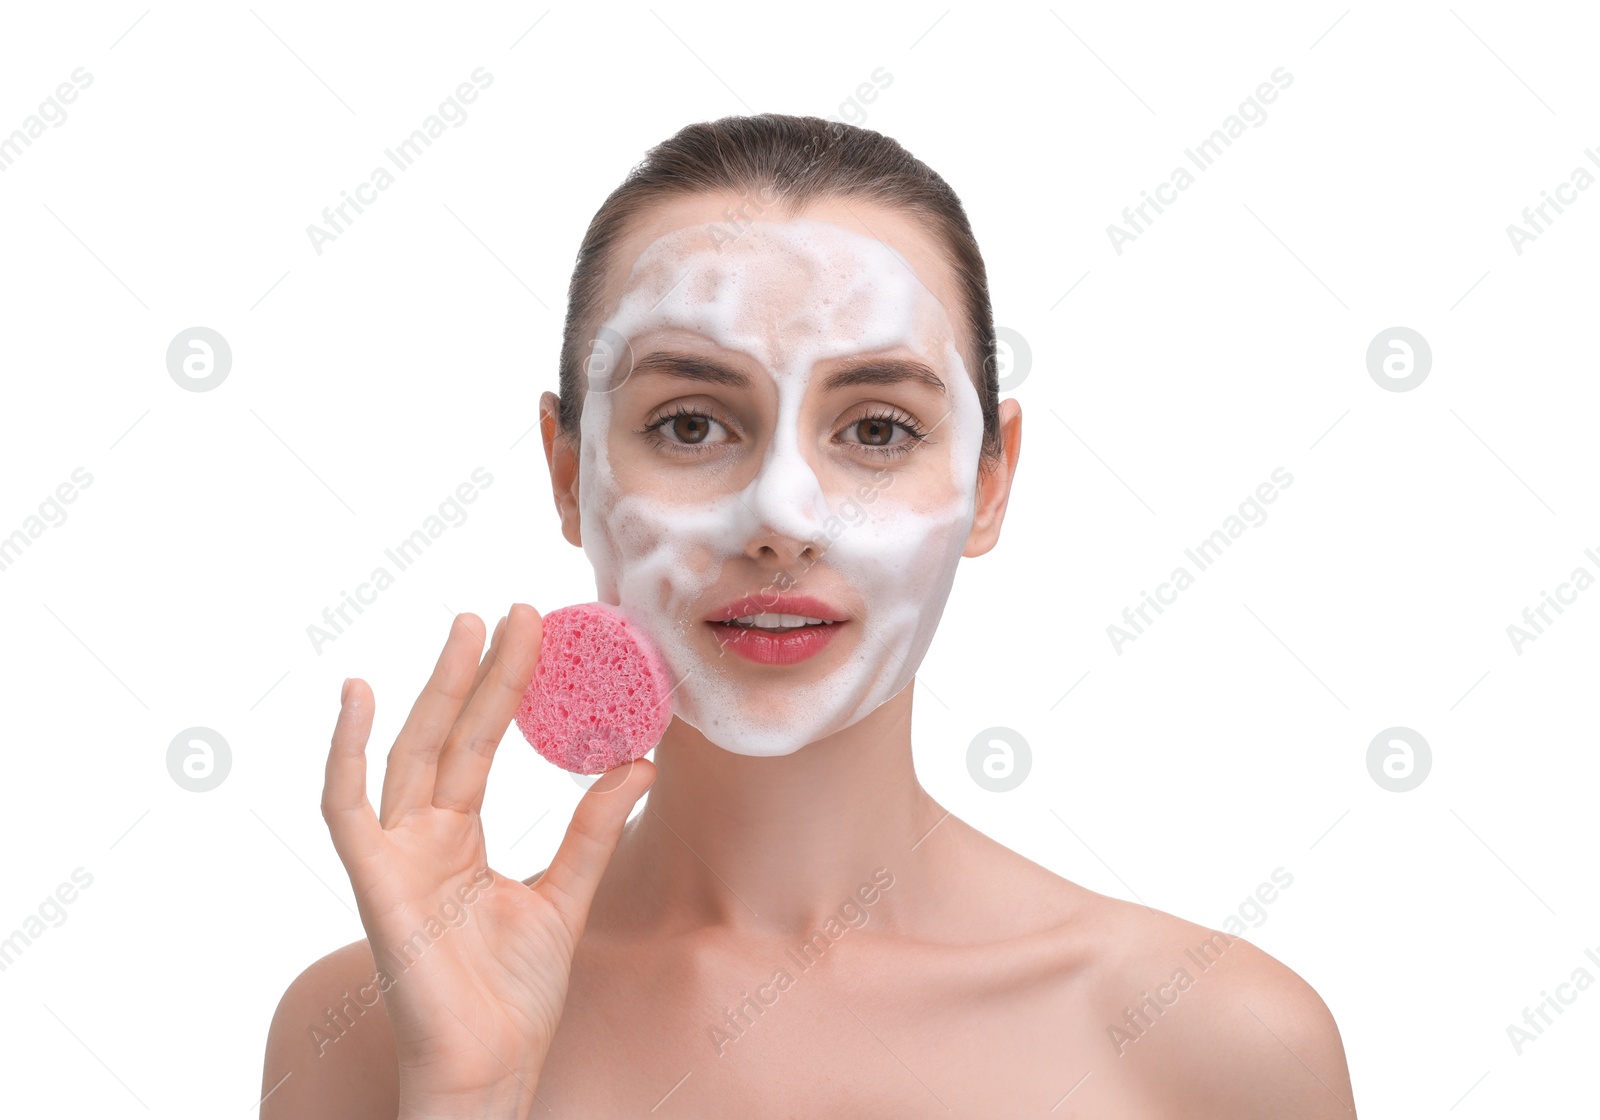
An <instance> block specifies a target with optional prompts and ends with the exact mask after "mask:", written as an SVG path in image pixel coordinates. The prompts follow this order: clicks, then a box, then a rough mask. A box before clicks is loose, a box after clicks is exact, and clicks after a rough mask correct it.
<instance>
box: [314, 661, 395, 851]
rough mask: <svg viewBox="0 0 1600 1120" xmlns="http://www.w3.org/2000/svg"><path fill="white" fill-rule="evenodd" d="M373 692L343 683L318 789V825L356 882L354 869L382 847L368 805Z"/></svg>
mask: <svg viewBox="0 0 1600 1120" xmlns="http://www.w3.org/2000/svg"><path fill="white" fill-rule="evenodd" d="M372 708H373V705H372V689H370V688H368V687H367V682H366V681H363V680H357V679H355V678H351V679H350V680H347V681H345V684H344V690H343V695H342V696H341V697H340V700H339V718H338V720H337V721H336V722H335V723H334V725H333V742H332V745H331V746H330V748H329V750H328V767H327V771H326V774H325V776H324V778H323V783H322V819H323V820H325V821H327V822H328V831H329V833H330V834H332V836H333V848H334V851H336V852H338V853H339V859H340V860H341V861H342V862H343V863H344V865H345V869H346V870H347V871H349V872H350V875H351V879H352V881H353V880H354V879H355V875H356V868H357V867H358V866H360V865H361V864H362V863H363V862H365V861H366V860H367V859H368V858H370V857H371V856H372V855H373V854H374V853H376V852H377V851H379V850H380V849H381V848H382V847H383V827H382V826H381V825H380V824H379V823H378V817H377V814H375V813H374V812H373V811H372V805H371V804H370V803H368V801H367V753H366V751H367V736H369V735H370V734H372Z"/></svg>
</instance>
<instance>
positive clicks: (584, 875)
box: [533, 758, 656, 944]
mask: <svg viewBox="0 0 1600 1120" xmlns="http://www.w3.org/2000/svg"><path fill="white" fill-rule="evenodd" d="M655 778H656V768H655V764H654V763H652V762H651V761H650V760H648V759H644V758H640V759H635V760H634V761H633V762H629V763H626V764H624V765H622V766H619V767H617V768H616V769H615V770H608V771H607V772H606V773H604V774H602V775H600V778H599V780H598V781H596V782H595V783H594V785H592V786H590V787H589V792H588V793H585V794H584V795H583V800H581V801H579V802H578V808H577V809H576V810H575V811H574V812H573V814H572V823H571V824H569V825H567V834H566V835H565V836H563V837H562V838H561V847H559V848H557V849H556V854H555V858H553V859H552V860H551V861H550V866H549V867H548V868H546V869H545V873H544V874H543V875H541V876H540V877H539V878H538V880H537V881H535V882H534V884H533V889H534V890H536V891H541V892H543V893H544V894H545V896H546V897H547V898H548V899H549V900H550V903H551V905H553V906H554V907H555V908H556V910H557V911H558V912H559V913H560V914H561V917H562V920H563V921H564V922H565V923H566V926H567V930H568V931H569V932H570V933H571V934H572V940H573V943H574V944H576V943H577V941H578V939H579V938H580V937H582V936H583V927H584V923H585V922H586V921H587V920H588V916H589V904H590V903H591V902H593V901H594V892H595V888H596V887H598V886H599V885H600V877H601V876H602V875H603V874H605V870H606V865H607V864H608V863H610V862H611V855H612V853H613V852H615V851H616V850H617V842H618V841H619V840H620V839H621V838H622V826H623V825H624V824H626V823H627V822H628V814H629V813H630V812H632V811H633V806H634V803H635V802H636V801H638V800H639V797H640V795H641V794H643V793H644V791H645V790H647V789H649V788H650V785H651V783H652V782H654V781H655Z"/></svg>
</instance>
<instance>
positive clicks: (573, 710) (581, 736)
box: [516, 603, 672, 774]
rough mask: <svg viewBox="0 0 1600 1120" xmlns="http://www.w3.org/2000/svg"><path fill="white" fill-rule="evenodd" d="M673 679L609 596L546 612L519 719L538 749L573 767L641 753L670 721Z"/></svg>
mask: <svg viewBox="0 0 1600 1120" xmlns="http://www.w3.org/2000/svg"><path fill="white" fill-rule="evenodd" d="M671 695H672V682H671V680H670V679H669V677H668V675H667V670H666V667H665V666H664V665H663V664H662V661H661V657H660V655H659V654H658V653H657V652H656V651H655V647H654V646H652V645H651V644H650V641H649V639H648V638H646V637H645V635H644V632H643V631H641V630H640V629H639V628H638V627H637V626H635V625H634V624H633V623H632V622H630V621H628V618H627V617H626V616H625V615H624V614H623V613H622V612H621V611H620V610H619V609H618V608H616V607H614V606H612V605H610V604H609V603H581V604H579V605H577V606H572V607H562V608H561V609H560V610H554V611H551V612H550V613H549V614H547V615H545V616H544V639H543V642H542V644H541V645H540V647H539V663H538V665H537V666H536V667H535V668H534V671H533V680H531V681H530V682H529V683H528V691H527V692H525V693H524V694H523V697H522V703H521V704H520V705H519V706H518V707H517V716H516V719H517V726H518V727H519V728H521V730H522V734H523V735H524V736H526V738H527V740H528V742H530V743H532V744H533V749H534V750H536V751H538V752H539V753H540V754H542V755H544V757H545V758H547V759H549V760H550V761H551V762H553V763H555V764H556V765H557V766H559V767H561V768H562V769H563V770H569V771H571V772H572V773H574V774H603V773H605V772H606V771H607V770H610V769H612V768H613V767H616V766H621V765H622V764H623V763H625V762H632V761H633V760H634V759H636V758H640V757H642V756H643V755H644V754H645V753H646V752H647V751H649V750H651V749H652V748H654V747H655V745H656V744H657V743H659V742H660V741H661V736H662V734H663V733H664V732H665V731H666V729H667V724H668V723H670V722H671V721H672V704H671Z"/></svg>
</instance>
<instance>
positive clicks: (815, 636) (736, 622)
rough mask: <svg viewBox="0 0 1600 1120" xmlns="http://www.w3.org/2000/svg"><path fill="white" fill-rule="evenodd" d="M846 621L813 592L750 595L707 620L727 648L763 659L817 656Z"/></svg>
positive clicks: (766, 661)
mask: <svg viewBox="0 0 1600 1120" xmlns="http://www.w3.org/2000/svg"><path fill="white" fill-rule="evenodd" d="M848 624H849V616H848V615H846V614H845V613H844V612H843V611H840V610H838V609H837V608H835V607H832V606H830V605H829V604H827V603H825V602H823V601H821V600H820V599H815V598H812V597H811V596H809V595H748V596H745V597H744V598H743V599H739V600H736V601H734V602H732V603H729V604H728V605H727V606H725V607H723V608H722V609H721V610H719V611H717V612H716V613H715V614H714V615H713V616H712V617H711V618H708V619H707V620H706V625H707V626H709V627H710V628H711V632H712V634H713V635H714V636H715V637H716V640H717V644H718V645H719V646H720V647H721V648H722V650H723V651H724V652H729V653H733V654H736V655H738V656H739V657H742V658H744V659H745V660H747V661H754V662H757V663H758V664H763V665H793V664H795V663H797V662H800V661H805V660H807V659H808V658H811V657H814V656H816V655H817V654H819V653H821V652H822V651H823V650H824V649H825V648H827V647H828V646H829V645H830V644H832V642H833V640H834V639H835V638H836V637H838V634H839V631H840V630H841V629H843V628H844V627H845V626H847V625H848Z"/></svg>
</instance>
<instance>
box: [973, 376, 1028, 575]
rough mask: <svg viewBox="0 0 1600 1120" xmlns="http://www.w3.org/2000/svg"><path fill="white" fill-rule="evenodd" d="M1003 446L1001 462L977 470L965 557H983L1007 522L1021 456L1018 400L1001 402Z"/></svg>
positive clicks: (1020, 423) (1020, 419) (1020, 425)
mask: <svg viewBox="0 0 1600 1120" xmlns="http://www.w3.org/2000/svg"><path fill="white" fill-rule="evenodd" d="M1000 445H1001V459H1000V461H999V462H998V463H996V464H994V467H993V468H992V469H988V470H985V469H980V470H979V471H978V493H977V498H976V509H975V510H974V512H973V515H972V531H971V532H970V533H968V534H967V547H966V548H965V549H963V550H962V552H961V555H963V556H982V555H983V554H984V553H985V552H988V551H989V550H990V549H991V548H993V547H994V546H995V542H996V541H998V540H999V539H1000V522H1002V521H1003V520H1005V516H1006V503H1007V502H1008V501H1010V499H1011V480H1012V478H1013V477H1014V476H1015V475H1016V473H1017V460H1018V459H1020V458H1021V456H1022V406H1021V405H1020V404H1018V403H1017V402H1016V401H1015V400H1011V399H1007V400H1003V401H1001V402H1000Z"/></svg>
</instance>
